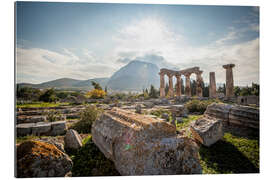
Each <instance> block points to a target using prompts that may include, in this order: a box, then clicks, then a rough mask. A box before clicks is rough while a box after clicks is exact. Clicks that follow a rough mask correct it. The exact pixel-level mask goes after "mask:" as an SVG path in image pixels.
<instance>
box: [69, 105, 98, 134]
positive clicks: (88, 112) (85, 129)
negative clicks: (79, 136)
mask: <svg viewBox="0 0 270 180" xmlns="http://www.w3.org/2000/svg"><path fill="white" fill-rule="evenodd" d="M100 113H101V111H100V110H99V109H97V107H96V106H95V105H91V106H87V107H86V108H85V109H84V110H83V111H82V112H81V113H80V117H81V118H80V120H79V121H78V122H76V123H75V124H74V125H73V126H72V129H75V130H76V131H78V132H79V133H91V127H92V124H93V122H94V121H95V120H96V119H97V118H98V117H99V115H100Z"/></svg>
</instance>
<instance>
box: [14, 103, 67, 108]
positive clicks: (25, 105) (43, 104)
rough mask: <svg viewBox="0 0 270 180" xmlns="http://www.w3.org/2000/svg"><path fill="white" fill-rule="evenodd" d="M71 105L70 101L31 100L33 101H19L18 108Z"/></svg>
mask: <svg viewBox="0 0 270 180" xmlns="http://www.w3.org/2000/svg"><path fill="white" fill-rule="evenodd" d="M64 105H69V103H59V102H57V103H54V102H31V103H25V104H24V103H17V105H16V107H17V108H39V107H58V106H64Z"/></svg>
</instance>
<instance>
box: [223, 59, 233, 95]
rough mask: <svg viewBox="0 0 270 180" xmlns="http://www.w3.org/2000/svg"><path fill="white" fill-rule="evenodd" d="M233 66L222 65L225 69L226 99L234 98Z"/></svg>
mask: <svg viewBox="0 0 270 180" xmlns="http://www.w3.org/2000/svg"><path fill="white" fill-rule="evenodd" d="M234 66H235V65H234V64H226V65H223V68H224V69H226V97H234V92H233V87H234V85H233V71H232V68H233V67H234Z"/></svg>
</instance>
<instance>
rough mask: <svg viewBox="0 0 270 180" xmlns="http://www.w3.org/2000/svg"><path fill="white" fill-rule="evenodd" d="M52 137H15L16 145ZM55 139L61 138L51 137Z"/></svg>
mask: <svg viewBox="0 0 270 180" xmlns="http://www.w3.org/2000/svg"><path fill="white" fill-rule="evenodd" d="M50 137H52V136H34V135H27V136H22V137H17V138H16V144H21V143H23V142H25V141H30V140H37V139H41V138H50ZM53 137H55V138H59V137H62V136H53Z"/></svg>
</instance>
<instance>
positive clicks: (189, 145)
mask: <svg viewBox="0 0 270 180" xmlns="http://www.w3.org/2000/svg"><path fill="white" fill-rule="evenodd" d="M91 133H92V138H93V142H94V143H95V144H96V145H97V147H98V148H99V149H100V150H101V152H103V154H104V155H105V156H106V157H107V158H109V159H111V160H112V161H113V162H114V164H115V167H116V169H117V170H118V172H119V173H120V174H121V175H158V174H163V175H165V174H167V175H168V174H196V173H201V172H202V169H201V166H200V163H199V159H198V146H197V144H196V143H195V142H194V141H193V140H192V139H190V138H188V137H183V136H180V135H177V133H176V128H175V126H173V125H171V124H169V123H167V122H165V121H163V120H161V119H156V118H151V117H149V116H145V115H141V114H136V113H134V112H132V111H127V110H122V109H119V108H113V109H112V110H108V111H105V112H104V113H103V114H102V115H101V116H100V118H99V119H97V120H96V121H95V122H94V124H93V125H92V129H91Z"/></svg>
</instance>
